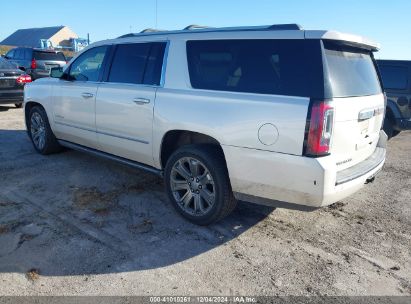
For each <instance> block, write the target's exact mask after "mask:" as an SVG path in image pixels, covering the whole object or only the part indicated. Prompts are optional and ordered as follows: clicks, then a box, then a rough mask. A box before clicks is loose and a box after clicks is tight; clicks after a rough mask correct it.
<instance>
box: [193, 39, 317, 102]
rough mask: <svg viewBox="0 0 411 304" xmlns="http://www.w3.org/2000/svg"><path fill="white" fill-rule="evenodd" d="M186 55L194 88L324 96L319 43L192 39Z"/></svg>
mask: <svg viewBox="0 0 411 304" xmlns="http://www.w3.org/2000/svg"><path fill="white" fill-rule="evenodd" d="M187 55H188V66H189V73H190V80H191V85H192V87H193V88H197V89H209V90H222V91H234V92H250V93H260V94H279V95H291V96H307V97H314V96H321V95H323V87H324V86H323V83H324V82H323V73H322V64H321V48H320V42H319V41H315V40H312V41H306V40H254V39H253V40H211V41H210V40H208V41H188V42H187Z"/></svg>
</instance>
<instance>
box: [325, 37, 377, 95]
mask: <svg viewBox="0 0 411 304" xmlns="http://www.w3.org/2000/svg"><path fill="white" fill-rule="evenodd" d="M324 47H325V49H324V54H325V61H326V64H327V68H328V73H327V77H326V79H328V83H327V84H326V85H327V86H328V87H329V90H330V91H331V94H332V96H333V97H350V96H366V95H375V94H379V93H381V85H380V81H379V78H378V74H377V70H376V67H375V64H374V61H373V59H372V57H371V53H369V52H367V51H365V50H360V49H354V48H348V47H342V46H336V45H333V44H328V43H324Z"/></svg>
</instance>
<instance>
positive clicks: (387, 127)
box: [383, 116, 395, 139]
mask: <svg viewBox="0 0 411 304" xmlns="http://www.w3.org/2000/svg"><path fill="white" fill-rule="evenodd" d="M383 129H384V132H385V134H387V136H388V139H391V138H392V137H393V136H395V135H394V132H395V131H394V124H393V122H392V119H391V117H389V116H387V117H385V120H384V126H383Z"/></svg>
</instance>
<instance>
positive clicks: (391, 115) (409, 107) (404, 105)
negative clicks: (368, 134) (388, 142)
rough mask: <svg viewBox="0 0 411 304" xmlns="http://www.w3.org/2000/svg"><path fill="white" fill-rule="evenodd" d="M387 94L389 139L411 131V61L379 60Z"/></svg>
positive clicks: (385, 123) (386, 127)
mask: <svg viewBox="0 0 411 304" xmlns="http://www.w3.org/2000/svg"><path fill="white" fill-rule="evenodd" d="M377 63H378V67H379V69H380V73H381V76H382V81H383V86H384V91H385V92H386V94H387V97H388V100H387V112H386V117H385V121H384V131H385V133H387V135H388V137H393V136H395V135H397V134H398V133H399V132H400V131H402V130H411V61H403V60H377Z"/></svg>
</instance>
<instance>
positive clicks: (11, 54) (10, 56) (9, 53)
mask: <svg viewBox="0 0 411 304" xmlns="http://www.w3.org/2000/svg"><path fill="white" fill-rule="evenodd" d="M6 56H7V57H8V58H10V59H14V50H11V51H9V52H8V53H7V55H6Z"/></svg>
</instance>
